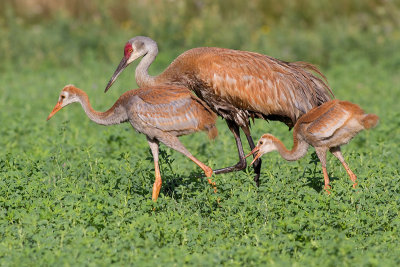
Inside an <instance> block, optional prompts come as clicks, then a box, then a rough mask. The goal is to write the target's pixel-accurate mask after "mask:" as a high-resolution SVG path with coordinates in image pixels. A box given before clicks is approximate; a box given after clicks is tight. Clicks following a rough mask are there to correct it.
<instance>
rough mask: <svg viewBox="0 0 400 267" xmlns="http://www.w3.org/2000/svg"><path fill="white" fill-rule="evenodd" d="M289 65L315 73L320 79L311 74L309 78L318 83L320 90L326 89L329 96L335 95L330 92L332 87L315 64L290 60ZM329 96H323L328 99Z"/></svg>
mask: <svg viewBox="0 0 400 267" xmlns="http://www.w3.org/2000/svg"><path fill="white" fill-rule="evenodd" d="M289 65H291V66H295V67H298V68H301V69H304V70H309V71H313V72H315V73H317V74H318V75H319V76H321V77H322V79H320V78H318V77H316V76H314V75H311V77H310V78H312V79H313V80H314V82H315V83H316V84H318V86H319V87H320V88H321V90H326V91H327V92H329V93H330V96H331V97H335V95H334V94H333V92H332V89H331V88H330V87H329V85H328V80H327V79H326V77H325V75H324V74H323V73H322V72H321V71H320V70H319V69H318V68H317V67H316V66H315V65H313V64H311V63H309V62H305V61H295V62H290V63H289ZM307 72H308V71H307ZM330 96H329V95H326V96H325V97H328V100H329V99H330ZM328 100H326V101H328Z"/></svg>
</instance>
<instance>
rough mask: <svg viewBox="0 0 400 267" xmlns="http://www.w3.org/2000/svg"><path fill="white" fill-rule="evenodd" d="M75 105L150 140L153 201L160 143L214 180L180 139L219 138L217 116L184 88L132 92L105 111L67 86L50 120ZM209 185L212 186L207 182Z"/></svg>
mask: <svg viewBox="0 0 400 267" xmlns="http://www.w3.org/2000/svg"><path fill="white" fill-rule="evenodd" d="M74 102H79V103H80V104H81V105H82V107H83V109H84V111H85V112H86V114H87V116H88V117H89V118H90V119H91V120H92V121H94V122H96V123H98V124H102V125H112V124H119V123H123V122H129V123H130V124H131V125H132V126H133V128H135V129H136V130H137V131H138V132H140V133H143V134H145V135H146V137H147V141H148V143H149V146H150V149H151V151H152V154H153V157H154V167H155V177H156V179H155V183H154V186H153V196H152V197H153V200H156V199H157V198H158V194H159V192H160V189H161V174H160V169H159V166H158V144H159V142H162V143H164V144H165V145H166V146H168V147H170V148H172V149H175V150H176V151H179V152H181V153H182V154H184V155H185V156H187V157H188V158H190V159H191V160H192V161H193V162H195V163H196V164H197V165H198V166H199V167H200V168H201V169H202V170H203V171H204V173H205V174H206V176H207V177H211V175H212V173H213V171H212V169H211V168H210V167H208V166H206V165H205V164H203V163H202V162H200V161H199V160H198V159H196V158H195V157H194V156H193V155H192V154H191V153H190V152H189V151H188V150H187V149H186V148H185V147H184V146H183V144H182V143H181V142H180V141H179V139H178V138H177V137H178V136H181V135H186V134H190V133H194V132H198V131H207V132H208V135H209V137H210V138H215V137H216V136H217V129H216V127H215V122H216V118H217V116H216V115H215V114H214V113H213V112H212V111H211V110H210V109H209V108H208V107H207V105H205V104H204V103H203V102H202V101H201V100H200V99H198V98H197V97H196V96H194V95H192V94H191V92H190V91H189V90H188V89H186V88H182V87H178V86H171V85H163V86H154V87H144V88H140V89H138V90H130V91H127V92H126V93H124V94H123V95H121V97H120V98H119V99H118V100H117V101H116V102H115V104H114V105H113V106H112V107H111V108H110V109H109V110H107V111H105V112H98V111H95V110H93V108H92V107H91V105H90V103H89V99H88V96H87V94H86V93H85V92H84V91H82V90H80V89H78V88H76V87H75V86H73V85H67V86H65V87H64V89H63V90H62V91H61V93H60V97H59V100H58V103H57V105H56V106H55V107H54V109H53V111H52V112H51V113H50V115H49V116H48V118H47V120H49V119H50V118H51V117H52V116H53V115H54V114H55V113H56V112H57V111H59V110H60V109H61V108H63V107H65V106H66V105H69V104H71V103H74ZM208 181H209V183H210V184H213V185H214V183H212V182H211V180H210V179H208Z"/></svg>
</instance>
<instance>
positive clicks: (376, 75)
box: [0, 0, 400, 266]
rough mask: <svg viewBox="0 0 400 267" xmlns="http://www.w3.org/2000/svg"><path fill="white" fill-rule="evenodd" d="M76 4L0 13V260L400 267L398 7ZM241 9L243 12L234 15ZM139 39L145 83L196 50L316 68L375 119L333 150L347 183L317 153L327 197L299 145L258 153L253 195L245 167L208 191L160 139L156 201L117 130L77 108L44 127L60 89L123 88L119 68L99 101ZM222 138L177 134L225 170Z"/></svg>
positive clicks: (146, 163) (227, 159)
mask: <svg viewBox="0 0 400 267" xmlns="http://www.w3.org/2000/svg"><path fill="white" fill-rule="evenodd" d="M22 2H23V1H22ZM31 2H32V1H31ZM33 2H34V1H33ZM39 2H40V1H39ZM41 2H46V1H41ZM78 2H79V1H72V3H74V5H73V8H71V9H68V10H69V11H65V13H63V12H61V13H60V11H51V10H50V11H48V13H46V12H44V13H40V14H39V15H37V14H36V13H35V14H33V15H29V14H28V13H26V11H24V10H23V8H21V7H20V6H19V5H18V3H21V1H19V2H18V1H16V2H15V3H14V4H12V5H9V6H7V5H6V4H4V3H2V4H1V5H0V6H1V8H2V11H1V12H0V14H1V19H0V51H1V52H0V60H1V62H2V64H1V65H0V265H1V266H109V265H116V266H126V265H136V266H154V265H156V266H182V265H195V266H216V265H226V266H267V265H268V266H342V265H344V266H399V265H400V246H399V243H400V218H399V208H400V183H399V182H400V175H399V170H400V163H399V155H400V148H399V144H400V108H399V107H400V106H399V100H400V90H399V84H400V74H399V69H400V53H399V51H398V48H399V47H400V31H399V29H400V21H399V17H400V16H397V15H399V14H400V12H399V3H398V1H361V0H360V1H356V0H355V1H353V4H348V5H347V6H346V5H342V4H343V3H344V2H346V1H337V3H338V4H337V5H335V4H330V3H333V2H334V1H305V0H302V1H298V2H299V3H302V4H303V5H305V6H307V5H309V8H308V9H307V8H304V6H294V7H293V6H292V5H290V3H291V1H279V2H280V3H281V5H283V7H288V9H286V10H288V14H287V17H286V15H285V12H283V11H282V9H280V8H279V5H272V2H271V8H268V6H267V7H265V6H263V1H254V4H253V5H250V6H249V7H242V6H240V3H241V2H243V1H232V2H231V3H233V4H232V5H233V7H230V8H231V9H226V8H225V6H224V5H223V4H221V3H224V2H223V1H221V3H220V4H213V1H203V2H202V3H203V4H204V5H203V6H200V7H199V6H197V4H196V3H198V2H201V1H197V2H196V1H182V3H186V4H178V3H176V2H173V1H158V4H159V5H158V6H156V7H154V8H155V9H157V10H158V11H160V10H165V12H164V13H163V14H162V15H160V13H157V12H156V11H151V10H152V8H153V6H152V5H151V4H149V3H147V2H146V1H138V4H137V5H136V3H135V2H134V1H125V3H128V7H129V8H126V9H124V7H120V6H111V7H110V8H111V9H110V10H111V11H112V12H111V13H107V12H109V11H107V9H106V8H105V7H100V6H99V4H98V2H97V1H94V0H93V1H87V2H88V3H89V4H87V6H85V8H82V10H83V11H82V12H83V13H79V12H77V11H76V10H75V9H74V8H76V6H77V5H78V4H77V3H78ZM320 2H322V3H325V4H326V5H328V6H327V7H324V6H320V4H318V3H320ZM364 2H365V3H367V4H363V3H364ZM96 3H97V4H96ZM105 3H106V4H108V5H109V6H110V5H112V4H111V3H112V1H105ZM146 3H147V5H146ZM170 5H172V6H173V7H175V8H176V9H177V10H178V11H177V13H174V12H172V11H171V9H172V7H171V9H168V7H170ZM321 5H322V4H321ZM329 5H333V6H329ZM289 7H290V8H291V9H290V8H289ZM118 8H120V9H118ZM196 8H197V9H200V8H202V10H201V12H198V11H197V9H196ZM240 8H242V10H243V12H244V14H245V15H246V16H247V17H251V18H252V19H250V20H245V18H238V19H234V20H233V18H236V13H235V11H234V10H239V9H240ZM335 8H336V9H335ZM193 9H194V11H193ZM326 9H329V10H332V12H334V13H335V14H337V17H335V16H331V15H330V13H329V12H328V11H327V10H326ZM77 10H80V9H79V8H78V9H77ZM126 10H132V13H129V12H128V13H126V12H127V11H126ZM254 10H257V11H258V12H261V13H252V12H253V11H254ZM305 10H306V11H305ZM140 11H142V12H140ZM24 12H25V13H24ZM113 12H114V13H116V14H117V15H115V14H114V13H113ZM118 12H120V13H121V14H122V15H118V14H119V13H118ZM124 12H125V13H124ZM134 12H136V13H134ZM268 12H269V13H268ZM307 12H311V13H312V14H318V16H312V15H310V14H309V13H307ZM27 14H28V15H27ZM88 14H91V15H92V16H91V17H90V16H89V17H88V16H86V15H88ZM110 14H111V15H110ZM262 15H264V16H262ZM124 16H125V17H124ZM281 17H285V18H286V20H285V19H279V18H281ZM265 18H268V19H265ZM230 19H232V23H231V24H229V23H228V25H229V27H228V26H227V21H230ZM145 25H148V28H146V27H145ZM179 25H181V26H180V27H178V26H179ZM183 26H185V27H186V28H182V27H183ZM217 30H221V31H222V33H221V34H220V35H219V34H217V33H216V31H217ZM207 32H209V33H210V34H209V35H208V34H207ZM211 33H212V34H211ZM135 35H149V36H151V37H153V38H154V39H155V40H157V41H158V42H159V46H160V47H159V50H160V55H159V56H158V57H157V61H156V63H155V64H154V66H152V68H151V69H150V72H151V73H154V74H156V73H159V72H161V71H162V70H163V69H164V68H165V67H166V66H167V65H168V64H169V63H170V62H171V61H172V60H173V59H174V58H175V57H176V55H178V54H179V53H181V52H183V51H185V50H186V49H189V48H190V47H194V46H201V45H203V46H204V45H208V46H209V45H215V46H224V47H230V48H237V49H245V50H253V51H258V52H262V53H266V54H269V55H271V56H274V57H277V58H281V59H284V60H305V61H311V62H313V63H315V64H318V65H319V66H321V68H322V71H323V72H324V73H325V75H326V76H327V78H328V80H329V84H330V85H331V87H332V88H333V91H334V93H335V96H336V97H337V98H339V99H345V100H349V101H352V102H355V103H358V104H360V105H361V106H362V107H363V108H364V109H365V110H366V111H367V112H371V113H375V114H377V115H378V116H380V124H379V125H378V127H377V128H375V129H372V130H371V131H365V132H362V133H360V134H359V135H358V136H357V137H356V138H355V139H354V140H353V141H352V142H351V143H350V144H349V145H347V146H344V147H343V154H344V156H345V158H346V160H347V161H348V164H349V166H350V167H351V168H352V169H353V170H354V172H355V173H356V174H357V176H358V184H359V186H358V188H357V189H353V188H352V186H351V182H350V180H349V179H348V176H347V173H346V172H345V170H344V169H343V167H342V166H341V165H340V163H339V162H338V161H337V160H336V159H334V158H333V157H332V156H329V158H328V171H329V174H330V176H331V180H332V182H331V184H332V190H331V192H332V193H331V195H327V194H325V193H324V191H323V190H322V187H323V177H322V172H321V166H320V163H319V162H318V161H317V160H316V157H315V154H313V149H310V151H309V153H308V155H307V156H306V157H305V158H303V159H301V160H299V161H297V162H292V163H288V162H286V161H284V160H283V159H281V158H280V157H279V156H278V155H277V153H271V154H269V155H266V156H264V157H263V167H262V176H261V186H260V187H259V188H257V187H256V186H255V184H254V182H253V171H252V168H250V167H248V168H247V169H246V171H243V172H237V173H232V174H224V175H219V176H214V177H213V179H214V180H215V182H216V184H217V187H218V192H217V193H216V194H214V193H213V191H212V189H211V188H210V187H209V185H208V184H207V182H206V181H205V179H202V178H200V176H201V171H200V169H199V168H198V167H197V166H196V165H195V164H193V163H192V162H191V161H190V160H189V159H187V158H185V157H184V156H182V155H181V154H178V153H177V152H175V151H172V150H171V149H169V148H166V147H165V146H161V172H162V176H163V186H162V189H161V193H160V197H159V199H158V201H157V202H156V203H153V202H152V201H151V190H152V185H153V182H154V165H153V161H152V157H151V153H150V150H149V148H148V145H147V142H146V139H145V137H144V136H143V135H140V134H138V133H137V132H135V131H134V130H133V129H132V128H131V126H130V125H129V124H122V125H117V126H108V127H104V126H99V125H96V124H95V123H93V122H91V121H90V120H89V119H88V118H87V117H86V115H85V114H84V112H83V110H82V108H81V107H80V106H79V104H74V105H71V106H68V107H66V108H64V109H63V110H61V111H60V112H58V113H57V114H56V115H55V116H54V117H53V118H52V119H51V120H50V121H48V122H46V117H47V115H48V114H49V113H50V111H51V110H52V108H53V107H54V105H55V104H56V102H57V99H58V94H59V92H60V91H61V89H62V88H63V86H64V85H66V84H70V83H73V84H75V85H76V86H78V87H80V88H82V89H84V90H85V91H86V92H87V93H88V95H89V98H90V99H91V102H92V105H93V106H94V108H96V109H97V110H106V109H107V108H109V107H110V106H111V105H112V104H113V103H114V101H115V100H116V99H117V98H118V96H119V95H120V94H122V93H123V92H125V91H126V90H128V89H132V88H135V87H136V83H135V82H134V73H133V71H134V66H130V67H129V68H128V69H127V70H126V71H125V72H124V73H123V74H122V75H121V77H120V78H119V80H118V81H117V82H116V84H115V85H114V86H113V87H112V88H111V90H110V91H109V92H108V93H107V94H104V93H103V91H104V87H105V85H106V83H107V81H108V79H109V78H110V76H111V74H112V73H113V71H114V69H115V67H116V66H117V64H118V62H119V60H120V57H121V56H122V52H123V46H124V44H125V42H126V41H127V40H128V39H129V38H131V37H133V36H135ZM180 36H181V37H180ZM218 130H219V137H218V138H217V139H216V140H215V141H209V140H208V139H207V136H206V134H204V133H199V134H195V135H191V136H185V137H182V138H181V140H182V142H183V143H184V144H185V145H186V147H187V148H188V149H189V150H190V151H191V152H192V153H193V154H194V155H195V156H196V157H197V158H199V159H200V160H202V161H203V162H205V163H206V164H208V165H209V166H211V167H212V168H219V167H225V166H228V165H230V164H233V163H236V161H237V154H236V148H235V144H234V139H233V137H232V135H231V133H230V132H229V130H228V128H227V126H226V125H225V122H224V121H222V120H219V121H218ZM266 132H270V133H272V134H274V135H276V136H278V137H279V138H281V139H282V140H283V141H284V143H285V144H286V145H287V146H288V147H290V146H291V145H292V141H291V137H292V136H291V134H292V133H291V132H289V131H288V130H287V128H286V127H285V126H284V125H282V124H279V123H276V122H269V123H268V122H265V121H261V120H257V121H256V123H255V124H254V125H253V127H252V133H253V136H254V137H255V138H257V139H258V137H259V136H261V135H262V134H263V133H266ZM243 141H245V140H243ZM244 143H245V142H244ZM246 151H249V148H248V147H247V146H246ZM248 162H250V161H248ZM218 199H219V200H220V202H219V204H218V202H217V200H218Z"/></svg>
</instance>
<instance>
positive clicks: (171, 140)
mask: <svg viewBox="0 0 400 267" xmlns="http://www.w3.org/2000/svg"><path fill="white" fill-rule="evenodd" d="M159 140H160V141H161V142H162V143H164V144H165V145H166V146H168V147H170V148H172V149H174V150H176V151H178V152H180V153H182V154H183V155H185V156H186V157H188V158H189V159H191V160H192V161H193V162H194V163H196V165H197V166H199V167H200V168H201V169H202V170H203V171H204V173H205V175H206V177H207V178H208V179H207V181H208V183H209V184H210V185H211V186H212V187H213V189H214V192H215V193H216V192H217V188H216V186H215V182H213V181H212V180H211V179H210V177H211V176H212V175H213V170H212V169H211V168H210V167H208V166H207V165H205V164H204V163H203V162H201V161H200V160H198V159H197V158H195V157H194V156H193V155H192V154H191V153H190V152H189V150H187V149H186V147H185V146H184V145H183V144H182V143H181V142H180V141H179V139H178V137H176V136H173V135H169V136H168V137H166V138H163V137H161V138H159Z"/></svg>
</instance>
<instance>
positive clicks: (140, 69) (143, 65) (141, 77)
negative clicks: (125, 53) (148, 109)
mask: <svg viewBox="0 0 400 267" xmlns="http://www.w3.org/2000/svg"><path fill="white" fill-rule="evenodd" d="M146 48H147V51H148V52H147V54H146V55H144V57H143V58H142V60H141V61H140V63H139V65H138V66H137V67H136V71H135V77H136V83H137V84H138V85H139V87H143V86H152V85H155V84H156V77H154V76H150V75H149V72H148V71H149V67H150V65H151V63H153V61H154V60H155V58H156V56H157V54H158V47H157V43H156V42H152V43H148V44H146Z"/></svg>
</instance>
